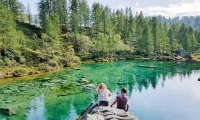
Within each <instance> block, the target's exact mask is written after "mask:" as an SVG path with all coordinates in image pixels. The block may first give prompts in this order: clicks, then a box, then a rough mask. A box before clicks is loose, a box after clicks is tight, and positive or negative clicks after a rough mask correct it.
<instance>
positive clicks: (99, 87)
mask: <svg viewBox="0 0 200 120" xmlns="http://www.w3.org/2000/svg"><path fill="white" fill-rule="evenodd" d="M100 89H102V90H106V89H107V86H106V84H104V83H101V84H99V86H98V89H97V91H99V90H100Z"/></svg>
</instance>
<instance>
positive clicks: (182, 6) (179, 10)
mask: <svg viewBox="0 0 200 120" xmlns="http://www.w3.org/2000/svg"><path fill="white" fill-rule="evenodd" d="M199 6H200V1H199V0H193V1H191V2H182V3H178V4H169V5H168V6H167V7H161V6H157V5H153V6H149V7H144V8H142V7H141V8H136V9H135V10H136V11H138V12H139V11H143V13H144V15H149V16H153V15H162V16H165V17H172V18H173V17H176V16H180V17H181V16H196V15H200V7H199Z"/></svg>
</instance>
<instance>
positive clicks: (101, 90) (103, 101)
mask: <svg viewBox="0 0 200 120" xmlns="http://www.w3.org/2000/svg"><path fill="white" fill-rule="evenodd" d="M97 92H98V104H99V106H108V104H109V102H110V98H111V93H110V91H109V90H108V89H107V86H106V85H105V84H104V83H101V84H100V85H99V86H98V87H97Z"/></svg>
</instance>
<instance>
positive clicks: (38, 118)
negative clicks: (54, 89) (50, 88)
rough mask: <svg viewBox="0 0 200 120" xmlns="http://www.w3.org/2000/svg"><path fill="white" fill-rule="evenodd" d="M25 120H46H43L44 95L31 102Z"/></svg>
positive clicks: (44, 119)
mask: <svg viewBox="0 0 200 120" xmlns="http://www.w3.org/2000/svg"><path fill="white" fill-rule="evenodd" d="M27 120H47V119H46V118H45V102H44V95H42V96H40V97H36V98H35V99H33V100H32V101H31V107H30V110H29V112H28V114H27Z"/></svg>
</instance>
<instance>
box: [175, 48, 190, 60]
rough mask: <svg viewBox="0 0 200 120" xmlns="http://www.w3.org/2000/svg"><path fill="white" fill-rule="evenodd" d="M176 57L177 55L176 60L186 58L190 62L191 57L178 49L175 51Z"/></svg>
mask: <svg viewBox="0 0 200 120" xmlns="http://www.w3.org/2000/svg"><path fill="white" fill-rule="evenodd" d="M176 55H177V57H176V58H177V59H180V58H186V59H188V60H191V59H192V56H191V54H190V53H188V52H187V51H185V50H183V49H179V50H177V51H176Z"/></svg>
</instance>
